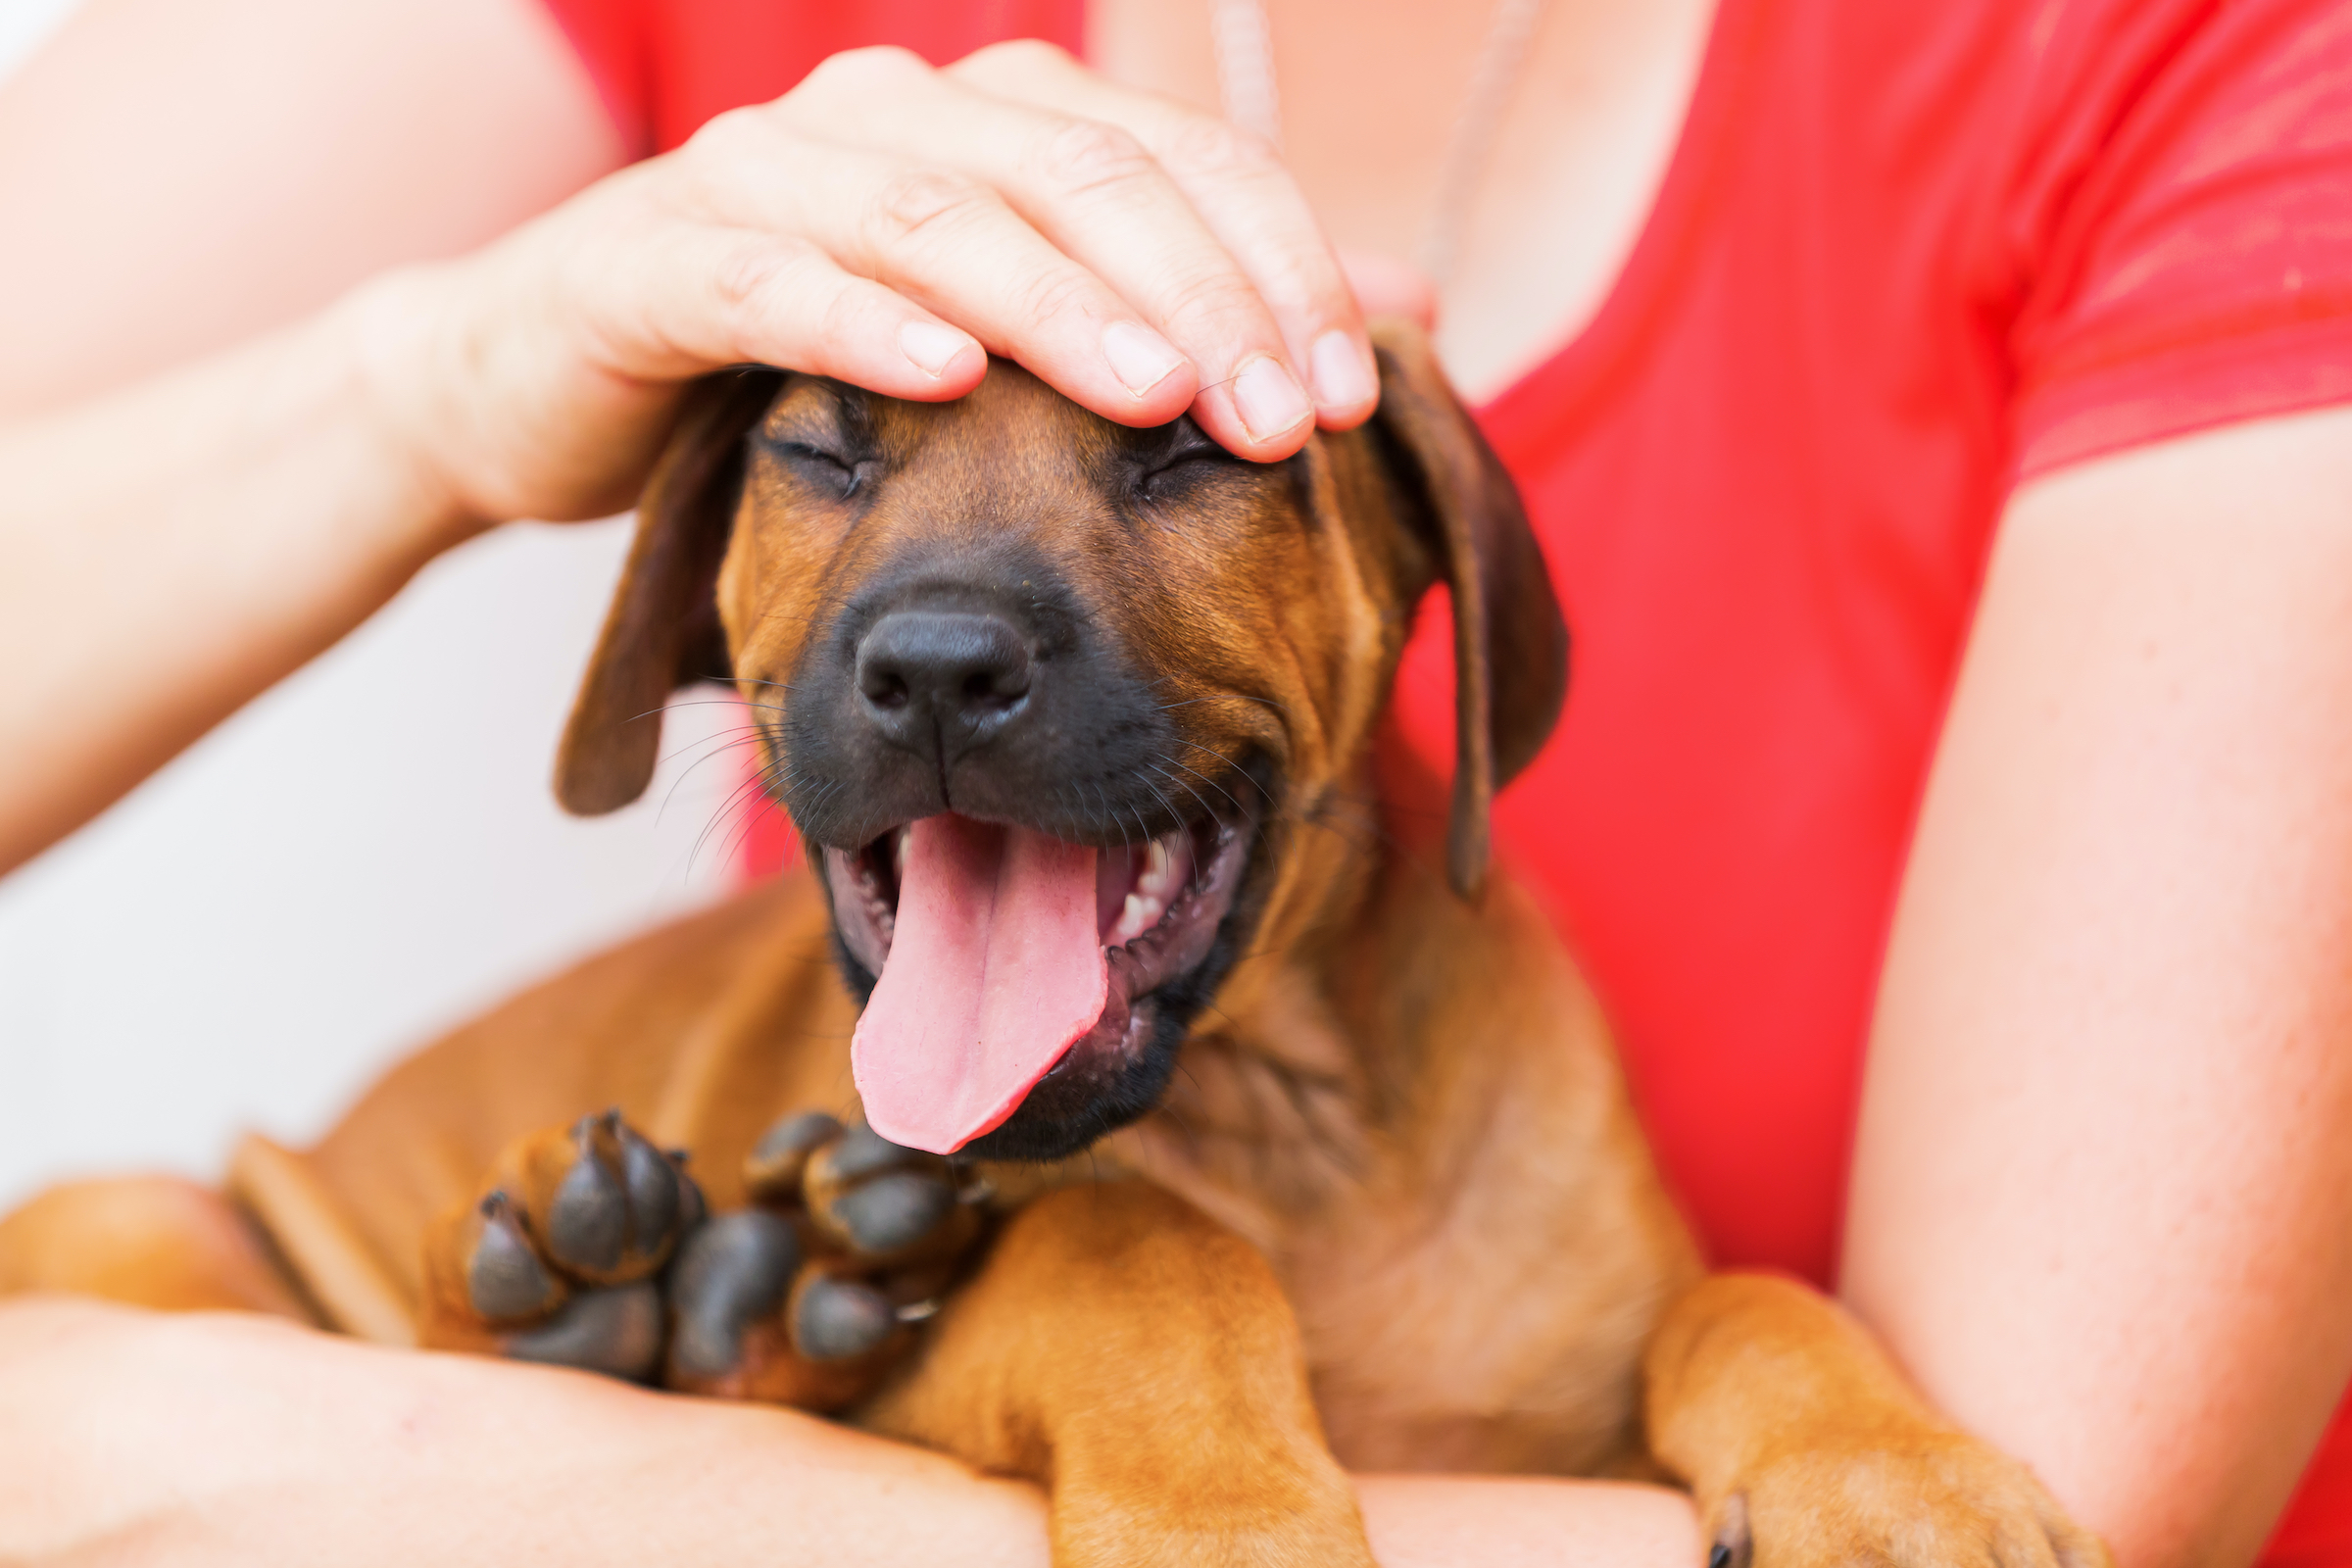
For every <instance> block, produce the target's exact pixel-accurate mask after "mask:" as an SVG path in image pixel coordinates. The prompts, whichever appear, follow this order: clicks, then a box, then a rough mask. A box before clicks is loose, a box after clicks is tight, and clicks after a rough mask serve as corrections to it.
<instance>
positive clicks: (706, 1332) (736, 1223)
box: [669, 1208, 801, 1379]
mask: <svg viewBox="0 0 2352 1568" xmlns="http://www.w3.org/2000/svg"><path fill="white" fill-rule="evenodd" d="M800 1266H801V1246H800V1241H799V1239H798V1238H797V1237H796V1236H795V1235H794V1233H793V1228H792V1226H791V1225H790V1224H789V1223H787V1222H786V1221H784V1220H783V1219H780V1218H778V1217H777V1216H776V1215H774V1214H770V1213H768V1212H766V1211H765V1210H763V1209H757V1208H752V1209H744V1210H741V1211H739V1212H736V1213H733V1214H721V1215H720V1216H719V1217H718V1218H716V1219H714V1220H712V1221H711V1223H709V1224H708V1225H705V1226H704V1227H703V1228H702V1229H700V1230H698V1231H696V1232H695V1233H694V1234H693V1235H692V1236H689V1237H688V1238H687V1239H686V1243H685V1245H684V1246H683V1247H681V1248H680V1249H679V1250H678V1258H677V1262H676V1263H675V1264H674V1265H673V1266H672V1268H671V1269H670V1274H669V1299H670V1306H671V1310H672V1311H673V1313H674V1314H675V1316H674V1324H675V1326H674V1328H673V1329H672V1331H671V1338H670V1348H669V1358H670V1365H671V1366H672V1367H673V1368H674V1369H676V1370H677V1371H678V1372H679V1373H682V1374H683V1375H684V1376H686V1377H688V1378H693V1379H710V1378H719V1377H724V1376H725V1375H726V1374H728V1373H729V1372H732V1371H734V1370H735V1368H736V1366H737V1363H738V1362H740V1361H741V1360H742V1358H743V1336H744V1331H745V1330H746V1329H748V1328H749V1327H751V1325H753V1324H754V1323H757V1322H759V1321H760V1320H761V1319H763V1318H765V1317H768V1316H769V1315H770V1314H772V1313H773V1312H775V1310H776V1309H777V1308H778V1307H780V1306H782V1305H783V1304H784V1294H785V1292H786V1291H788V1290H790V1289H791V1287H792V1276H793V1274H794V1273H795V1272H796V1271H797V1270H798V1269H799V1268H800Z"/></svg>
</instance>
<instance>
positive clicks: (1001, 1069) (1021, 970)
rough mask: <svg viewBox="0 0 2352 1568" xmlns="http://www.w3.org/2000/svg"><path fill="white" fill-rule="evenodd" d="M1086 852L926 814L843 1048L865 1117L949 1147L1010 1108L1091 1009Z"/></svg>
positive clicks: (1098, 962) (1096, 951)
mask: <svg viewBox="0 0 2352 1568" xmlns="http://www.w3.org/2000/svg"><path fill="white" fill-rule="evenodd" d="M1109 984H1110V980H1109V971H1108V970H1107V969H1106V968H1105V967H1104V964H1103V948H1102V944H1101V942H1100V940H1099V937H1098V934H1097V926H1096V918H1095V852H1094V851H1093V850H1092V849H1089V848H1086V847H1084V846H1082V845H1075V844H1064V843H1062V842H1061V841H1060V840H1059V839H1054V838H1049V837H1047V836H1046V835H1045V834H1043V833H1033V832H1031V831H1029V830H1028V829H1027V828H1020V827H998V826H995V825H993V824H991V823H986V822H973V821H969V820H966V819H965V818H963V817H960V816H954V815H947V816H927V817H925V818H923V819H922V820H921V821H919V822H916V823H915V824H914V825H913V826H912V827H911V828H909V829H908V830H907V863H906V866H905V868H904V869H903V870H901V871H900V873H899V913H898V920H897V923H896V927H895V930H894V932H893V934H892V936H891V941H890V956H889V957H888V958H886V959H885V960H884V961H883V964H882V978H881V980H880V981H879V982H878V983H877V984H876V985H875V986H874V996H873V1000H872V1001H871V1002H868V1003H867V1004H866V1005H865V1013H864V1016H862V1017H860V1018H859V1019H858V1033H857V1037H856V1039H855V1040H854V1041H853V1042H852V1044H851V1048H850V1062H851V1065H852V1067H853V1068H854V1070H855V1071H856V1074H857V1078H858V1095H859V1096H860V1097H861V1098H863V1100H864V1102H865V1119H866V1121H867V1122H868V1123H869V1124H871V1125H872V1127H873V1129H874V1131H876V1132H878V1133H880V1134H881V1135H882V1136H883V1137H885V1138H887V1139H889V1140H891V1142H893V1143H899V1144H906V1145H907V1146H908V1147H910V1148H914V1149H927V1150H930V1151H931V1152H934V1153H940V1154H945V1153H950V1152H954V1151H956V1150H958V1149H961V1148H962V1147H963V1146H964V1145H965V1144H968V1143H970V1142H971V1141H972V1140H973V1139H975V1138H977V1137H979V1136H980V1135H981V1134H982V1133H984V1132H987V1131H988V1130H989V1129H991V1128H993V1127H995V1126H996V1125H998V1124H999V1123H1000V1122H1002V1121H1004V1119H1005V1117H1007V1116H1009V1115H1011V1114H1012V1113H1013V1110H1014V1108H1015V1107H1017V1106H1018V1105H1019V1104H1020V1103H1021V1098H1022V1097H1023V1096H1024V1095H1026V1094H1028V1093H1029V1090H1030V1088H1031V1087H1032V1086H1033V1085H1035V1084H1036V1082H1037V1081H1038V1080H1039V1079H1040V1078H1043V1077H1044V1076H1045V1075H1046V1070H1047V1069H1048V1068H1049V1067H1052V1066H1053V1065H1054V1062H1055V1061H1057V1060H1059V1059H1060V1056H1061V1054H1062V1053H1063V1052H1065V1051H1067V1050H1069V1048H1070V1046H1071V1044H1072V1043H1073V1042H1075V1041H1076V1040H1077V1039H1078V1037H1079V1036H1081V1035H1083V1034H1085V1033H1086V1032H1087V1031H1088V1030H1089V1029H1092V1028H1093V1027H1094V1026H1095V1020H1097V1019H1098V1018H1100V1017H1102V1016H1103V1003H1104V1001H1105V1000H1106V999H1107V997H1108V994H1109Z"/></svg>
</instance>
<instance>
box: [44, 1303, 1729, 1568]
mask: <svg viewBox="0 0 2352 1568" xmlns="http://www.w3.org/2000/svg"><path fill="white" fill-rule="evenodd" d="M1358 1490H1359V1494H1360V1495H1361V1497H1362V1501H1363V1507H1364V1515H1365V1522H1366V1524H1367V1526H1368V1528H1369V1530H1370V1534H1371V1538H1372V1543H1373V1546H1374V1549H1375V1552H1376V1553H1377V1555H1378V1556H1379V1558H1380V1561H1381V1562H1382V1563H1383V1565H1384V1568H1462V1565H1486V1568H1517V1565H1519V1564H1531V1565H1532V1564H1535V1563H1539V1562H1557V1561H1560V1560H1562V1559H1563V1558H1564V1557H1572V1558H1573V1559H1574V1560H1576V1561H1578V1562H1580V1563H1586V1564H1590V1565H1592V1568H1689V1565H1690V1564H1691V1563H1692V1562H1695V1561H1696V1560H1697V1550H1698V1548H1697V1537H1696V1532H1695V1529H1694V1527H1693V1525H1692V1523H1691V1510H1690V1505H1689V1503H1688V1502H1687V1501H1686V1500H1685V1499H1684V1498H1683V1497H1682V1495H1680V1494H1678V1493H1672V1492H1667V1491H1664V1490H1663V1489H1660V1488H1656V1487H1644V1486H1633V1485H1626V1484H1620V1483H1608V1482H1557V1481H1538V1480H1513V1479H1504V1478H1483V1479H1452V1478H1443V1477H1421V1476H1374V1477H1366V1478H1363V1479H1361V1480H1360V1481H1359V1482H1358ZM0 1558H4V1559H6V1560H8V1561H11V1562H27V1563H52V1562H65V1561H71V1562H73V1563H76V1564H98V1563H114V1562H127V1561H134V1560H154V1559H168V1560H170V1561H172V1562H173V1563H180V1564H189V1565H193V1568H203V1565H206V1564H211V1563H221V1564H228V1563H236V1564H239V1565H240V1568H243V1565H251V1564H270V1563H277V1562H284V1563H301V1564H304V1565H305V1568H317V1565H324V1564H333V1565H338V1568H359V1565H364V1564H378V1563H380V1564H383V1565H385V1568H402V1565H406V1564H411V1563H415V1562H419V1561H429V1562H445V1563H452V1564H470V1563H504V1562H514V1561H517V1560H523V1559H529V1560H539V1559H541V1558H546V1559H550V1560H562V1561H564V1562H567V1563H572V1564H576V1565H578V1568H599V1565H603V1564H611V1565H613V1568H641V1565H642V1564H644V1563H647V1562H694V1563H698V1564H704V1565H707V1568H728V1565H730V1564H737V1563H740V1564H744V1565H746V1568H751V1565H754V1564H757V1565H760V1568H792V1565H795V1564H809V1565H810V1568H816V1565H822V1568H866V1565H877V1568H879V1565H896V1564H917V1563H919V1564H923V1565H925V1568H966V1565H968V1568H1045V1564H1046V1522H1045V1500H1044V1497H1043V1496H1042V1495H1041V1494H1039V1493H1038V1492H1037V1491H1036V1490H1035V1489H1033V1488H1030V1487H1027V1486H1023V1485H1020V1484H1017V1483H1012V1482H1005V1481H995V1480H990V1479H987V1478H985V1477H980V1476H975V1475H974V1474H972V1473H971V1472H970V1471H969V1470H966V1469H965V1468H964V1467H962V1466H960V1465H957V1464H956V1463H954V1462H953V1461H951V1460H948V1459H944V1458H941V1457H940V1456H938V1455H936V1454H930V1453H925V1452H922V1451H921V1450H918V1449H914V1448H907V1447H903V1446H899V1445H896V1444H890V1443H885V1442H882V1441H881V1440H879V1439H874V1438H868V1437H865V1436H863V1435H861V1434H858V1433H855V1432H851V1431H848V1430H846V1429H844V1428H841V1427H838V1426H834V1425H831V1424H829V1423H826V1422H821V1421H816V1420H813V1419H811V1418H809V1417H807V1416H802V1415H798V1414H796V1413H794V1412H791V1411H784V1410H776V1409H772V1408H769V1407H765V1406H757V1405H745V1404H730V1403H723V1402H718V1401H712V1400H704V1399H684V1398H676V1397H667V1396H662V1395H653V1394H647V1393H644V1392H642V1391H640V1390H637V1389H633V1388H630V1387H628V1386H626V1385H623V1384H618V1383H613V1382H610V1381H607V1380H604V1379H600V1378H596V1377H592V1376H589V1375H587V1374H583V1373H569V1372H555V1371H550V1370H547V1369H545V1368H539V1367H527V1366H516V1365H513V1364H509V1363H505V1362H498V1361H491V1360H485V1359H479V1358H476V1357H471V1356H445V1355H418V1354H417V1353H415V1352H412V1351H398V1350H384V1349H378V1348H373V1347H369V1346H363V1345H358V1344H355V1343H354V1342H351V1341H348V1340H340V1339H335V1338H331V1337H328V1336H324V1335H319V1334H314V1333H311V1332H309V1331H307V1330H301V1329H295V1328H291V1327H288V1326H286V1325H283V1324H280V1323H276V1322H273V1321H270V1320H264V1319H259V1318H255V1319H245V1318H238V1317H231V1316H200V1317H164V1316H158V1315H155V1314H151V1313H144V1312H135V1311H130V1310H126V1309H124V1308H121V1307H111V1306H101V1305H98V1304H96V1303H93V1302H85V1301H78V1300H73V1299H65V1298H54V1299H37V1298H36V1299H17V1300H15V1301H12V1302H8V1303H5V1304H0Z"/></svg>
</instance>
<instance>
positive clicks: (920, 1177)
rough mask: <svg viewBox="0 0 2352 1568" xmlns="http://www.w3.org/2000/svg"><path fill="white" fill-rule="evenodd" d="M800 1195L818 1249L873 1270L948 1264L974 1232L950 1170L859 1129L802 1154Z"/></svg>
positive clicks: (975, 1222) (973, 1218)
mask: <svg viewBox="0 0 2352 1568" xmlns="http://www.w3.org/2000/svg"><path fill="white" fill-rule="evenodd" d="M801 1193H802V1199H803V1201H804V1202H806V1204H807V1205H808V1212H809V1219H810V1221H811V1222H812V1223H813V1224H814V1225H815V1227H816V1229H817V1231H818V1232H819V1233H820V1235H821V1236H822V1237H823V1239H824V1241H825V1242H826V1243H828V1244H829V1245H831V1246H833V1247H837V1248H840V1249H842V1250H845V1251H847V1252H849V1253H850V1254H851V1255H852V1256H853V1257H855V1258H857V1259H858V1261H859V1262H861V1263H864V1264H866V1265H868V1266H871V1267H883V1266H894V1267H895V1266H903V1265H906V1264H908V1263H913V1262H921V1261H927V1260H933V1259H939V1258H945V1257H950V1256H953V1255H955V1254H956V1253H958V1252H961V1251H962V1250H964V1249H965V1248H966V1247H967V1246H969V1245H970V1244H971V1242H972V1241H973V1240H974V1238H976V1237H977V1236H978V1234H979V1231H980V1219H979V1216H978V1214H976V1213H975V1212H973V1211H972V1208H971V1207H970V1205H967V1204H964V1203H962V1202H960V1201H959V1197H960V1194H959V1191H958V1187H957V1183H956V1168H955V1166H953V1165H952V1164H950V1163H949V1162H948V1161H947V1160H945V1159H942V1158H941V1157H940V1156H939V1155H937V1154H930V1153H925V1152H923V1151H921V1150H919V1149H908V1148H907V1147H905V1146H904V1145H901V1144H894V1143H892V1142H891V1141H890V1140H889V1139H887V1138H884V1137H883V1136H882V1135H881V1134H880V1133H877V1132H875V1131H874V1130H873V1129H872V1128H871V1127H868V1126H866V1125H865V1123H863V1122H858V1123H857V1124H855V1125H853V1126H851V1127H849V1128H848V1129H846V1130H845V1131H844V1132H843V1133H842V1135H841V1137H840V1138H838V1139H836V1140H834V1141H833V1142H831V1143H828V1144H824V1145H820V1146H819V1147H818V1148H816V1149H815V1150H813V1151H812V1152H810V1153H809V1156H808V1159H807V1163H806V1166H805V1170H804V1174H803V1177H802V1181H801Z"/></svg>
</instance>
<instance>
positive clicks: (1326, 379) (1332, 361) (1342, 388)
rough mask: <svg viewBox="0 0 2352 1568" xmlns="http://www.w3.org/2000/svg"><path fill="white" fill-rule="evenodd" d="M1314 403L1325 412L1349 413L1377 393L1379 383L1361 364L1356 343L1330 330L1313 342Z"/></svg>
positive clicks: (1368, 367)
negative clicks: (1320, 406) (1331, 410)
mask: <svg viewBox="0 0 2352 1568" xmlns="http://www.w3.org/2000/svg"><path fill="white" fill-rule="evenodd" d="M1314 368H1315V401H1316V402H1317V403H1318V404H1320V405H1322V406H1323V407H1324V408H1327V409H1352V408H1354V407H1355V406H1356V405H1358V404H1360V403H1369V402H1371V401H1372V399H1373V398H1375V397H1377V396H1378V395H1379V393H1380V382H1379V380H1378V379H1377V378H1376V377H1375V376H1374V375H1373V373H1372V368H1371V367H1370V366H1369V365H1366V364H1365V363H1364V351H1363V350H1361V349H1359V348H1357V347H1356V346H1355V339H1354V338H1352V337H1350V336H1348V334H1347V333H1346V332H1343V331H1340V330H1339V329H1338V328H1336V327H1335V328H1333V329H1332V330H1331V331H1329V332H1326V333H1324V334H1323V335H1322V336H1321V337H1319V338H1317V339H1315V347H1314Z"/></svg>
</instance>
